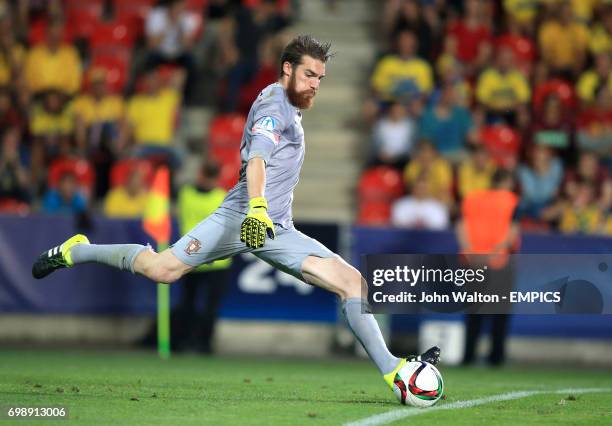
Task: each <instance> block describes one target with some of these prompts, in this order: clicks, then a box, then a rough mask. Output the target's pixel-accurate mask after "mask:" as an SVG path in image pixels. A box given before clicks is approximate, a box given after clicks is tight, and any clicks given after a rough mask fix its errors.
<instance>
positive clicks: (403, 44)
mask: <svg viewBox="0 0 612 426" xmlns="http://www.w3.org/2000/svg"><path fill="white" fill-rule="evenodd" d="M397 50H398V52H399V55H400V56H401V57H410V56H413V55H414V54H415V52H416V51H417V40H416V37H415V36H414V34H413V33H412V32H411V31H404V32H402V33H400V34H399V35H398V39H397Z"/></svg>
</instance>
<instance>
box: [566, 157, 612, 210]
mask: <svg viewBox="0 0 612 426" xmlns="http://www.w3.org/2000/svg"><path fill="white" fill-rule="evenodd" d="M581 181H588V182H591V184H592V186H593V191H594V193H593V201H594V202H595V204H596V205H597V206H598V207H599V209H600V210H601V211H604V212H605V211H608V210H609V209H610V207H612V180H611V179H610V175H609V173H608V170H607V169H606V168H605V167H604V166H602V165H601V164H600V163H599V158H597V155H596V154H595V153H593V152H590V151H583V152H581V153H580V156H579V157H578V164H577V166H576V168H575V169H569V170H567V171H566V173H565V180H564V192H565V194H566V195H567V197H568V198H569V199H574V195H575V192H576V191H577V187H578V184H579V183H580V182H581Z"/></svg>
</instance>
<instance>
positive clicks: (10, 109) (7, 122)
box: [0, 86, 23, 130]
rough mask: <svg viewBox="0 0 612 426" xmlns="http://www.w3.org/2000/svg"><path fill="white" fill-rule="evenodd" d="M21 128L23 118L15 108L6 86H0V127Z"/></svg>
mask: <svg viewBox="0 0 612 426" xmlns="http://www.w3.org/2000/svg"><path fill="white" fill-rule="evenodd" d="M9 127H17V128H19V129H20V130H21V129H22V128H23V119H22V117H21V114H19V111H18V110H17V109H16V108H15V106H14V103H13V100H12V99H11V91H10V89H9V87H8V86H0V129H8V128H9Z"/></svg>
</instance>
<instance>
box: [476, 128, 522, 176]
mask: <svg viewBox="0 0 612 426" xmlns="http://www.w3.org/2000/svg"><path fill="white" fill-rule="evenodd" d="M480 138H481V140H482V143H483V144H484V146H485V147H486V148H487V151H489V154H491V157H492V158H493V161H495V163H496V164H497V165H498V166H502V167H503V166H506V165H508V162H509V161H514V159H515V158H516V156H518V154H519V151H520V149H521V137H520V135H519V134H518V132H516V131H515V130H514V129H512V128H511V127H508V126H505V125H494V126H487V127H484V128H483V129H482V130H481V131H480Z"/></svg>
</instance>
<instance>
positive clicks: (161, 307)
mask: <svg viewBox="0 0 612 426" xmlns="http://www.w3.org/2000/svg"><path fill="white" fill-rule="evenodd" d="M167 246H168V244H163V243H160V244H158V245H157V251H158V252H161V251H163V250H165V249H166V248H167ZM157 353H158V354H159V357H160V358H161V359H168V358H170V285H169V284H165V283H157Z"/></svg>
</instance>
